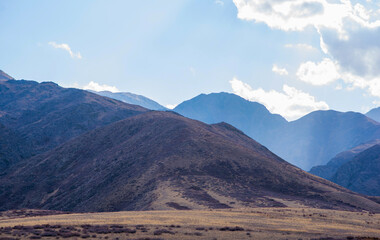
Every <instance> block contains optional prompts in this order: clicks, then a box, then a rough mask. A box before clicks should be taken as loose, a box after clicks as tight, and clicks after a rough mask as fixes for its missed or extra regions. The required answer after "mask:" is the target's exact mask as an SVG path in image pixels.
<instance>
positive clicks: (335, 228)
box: [0, 208, 380, 239]
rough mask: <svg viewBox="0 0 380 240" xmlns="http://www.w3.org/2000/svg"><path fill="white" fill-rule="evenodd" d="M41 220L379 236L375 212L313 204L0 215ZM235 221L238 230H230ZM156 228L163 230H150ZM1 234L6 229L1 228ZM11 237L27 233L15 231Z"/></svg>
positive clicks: (176, 234) (277, 235)
mask: <svg viewBox="0 0 380 240" xmlns="http://www.w3.org/2000/svg"><path fill="white" fill-rule="evenodd" d="M44 224H50V225H61V226H74V227H76V226H77V227H78V229H79V227H80V226H81V225H83V224H89V225H112V224H119V225H125V226H126V227H128V228H130V229H136V226H138V225H143V226H144V228H145V231H139V229H137V232H136V233H133V234H130V233H129V234H128V233H121V234H115V233H109V234H97V235H96V236H95V234H93V235H91V234H90V237H89V238H103V239H104V238H107V239H115V238H118V239H144V238H146V239H148V238H150V239H321V238H326V237H331V238H333V239H347V237H363V238H362V239H364V237H371V238H368V239H376V238H379V239H380V214H374V213H369V212H347V211H335V210H323V209H314V208H249V209H228V210H226V209H224V210H188V211H178V210H173V211H169V210H168V211H130V212H129V211H128V212H127V211H125V212H103V213H75V214H61V215H50V216H36V217H2V218H0V228H1V227H2V228H3V229H4V228H5V227H14V226H17V225H22V226H35V225H44ZM236 226H237V227H239V228H238V230H237V231H231V230H234V227H236ZM140 227H141V226H140ZM224 227H229V228H224ZM138 228H139V226H138ZM223 228H224V229H223ZM242 229H244V230H242ZM79 230H80V229H79ZM79 230H78V231H79ZM159 230H167V231H169V233H161V234H156V235H154V232H155V231H156V233H158V232H157V231H159ZM223 230H224V231H223ZM235 230H236V229H235ZM14 235H15V234H14ZM1 237H12V235H6V234H4V233H3V234H2V235H0V238H1ZM13 237H17V238H21V239H22V238H29V237H28V236H24V235H21V236H17V234H16V236H13ZM43 239H49V237H47V238H45V237H43ZM51 239H55V238H51ZM348 239H350V238H348Z"/></svg>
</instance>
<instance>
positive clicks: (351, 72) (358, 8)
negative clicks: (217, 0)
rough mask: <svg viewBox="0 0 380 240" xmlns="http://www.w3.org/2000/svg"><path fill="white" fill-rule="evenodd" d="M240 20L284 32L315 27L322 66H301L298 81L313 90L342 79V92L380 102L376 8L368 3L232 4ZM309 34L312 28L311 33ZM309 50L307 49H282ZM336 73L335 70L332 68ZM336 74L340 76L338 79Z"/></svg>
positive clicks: (252, 0)
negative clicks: (364, 94) (355, 92)
mask: <svg viewBox="0 0 380 240" xmlns="http://www.w3.org/2000/svg"><path fill="white" fill-rule="evenodd" d="M233 2H234V4H235V5H236V7H237V10H238V18H240V19H243V20H247V21H254V22H261V23H264V24H266V25H267V26H269V27H271V28H274V29H280V30H282V31H304V30H306V28H308V27H313V28H314V29H316V32H317V33H318V34H319V39H320V40H319V45H320V49H321V51H322V52H323V53H324V54H326V55H327V56H328V59H327V60H326V59H323V60H322V62H319V63H315V62H305V63H303V64H301V66H300V68H299V69H298V72H297V75H298V77H299V78H300V79H301V80H302V81H305V82H309V83H311V84H313V85H325V84H328V83H330V82H333V81H335V80H337V79H338V78H341V79H342V80H343V81H344V82H345V83H347V84H348V85H349V86H348V87H347V88H346V89H354V88H362V89H366V90H367V91H368V92H369V93H370V94H371V95H372V96H376V97H380V68H379V63H380V41H378V40H377V39H379V37H380V4H379V3H378V1H373V0H366V1H356V0H333V1H332V0H331V1H330V0H312V1H311V0H267V1H260V0H233ZM309 29H312V28H309ZM285 47H288V48H290V47H292V48H294V47H297V48H303V49H305V50H306V49H308V50H311V49H312V48H311V46H310V47H309V46H308V45H302V44H301V45H299V44H296V45H295V44H286V45H285ZM334 68H335V69H334ZM338 75H339V76H338Z"/></svg>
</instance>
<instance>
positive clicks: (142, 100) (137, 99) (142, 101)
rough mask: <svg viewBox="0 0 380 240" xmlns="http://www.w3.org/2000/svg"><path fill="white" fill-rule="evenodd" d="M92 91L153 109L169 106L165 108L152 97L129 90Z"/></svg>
mask: <svg viewBox="0 0 380 240" xmlns="http://www.w3.org/2000/svg"><path fill="white" fill-rule="evenodd" d="M91 92H93V93H96V94H99V95H101V96H105V97H109V98H113V99H116V100H119V101H122V102H125V103H129V104H134V105H139V106H142V107H144V108H147V109H151V110H158V111H165V110H167V108H165V107H164V106H161V105H160V104H159V103H157V102H155V101H153V100H152V99H150V98H147V97H144V96H142V95H137V94H134V93H129V92H116V93H113V92H109V91H101V92H96V91H91Z"/></svg>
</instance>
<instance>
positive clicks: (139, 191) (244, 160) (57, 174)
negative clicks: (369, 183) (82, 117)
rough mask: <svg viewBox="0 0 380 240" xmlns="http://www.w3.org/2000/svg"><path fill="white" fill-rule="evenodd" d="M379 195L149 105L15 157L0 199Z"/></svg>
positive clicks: (253, 201)
mask: <svg viewBox="0 0 380 240" xmlns="http://www.w3.org/2000/svg"><path fill="white" fill-rule="evenodd" d="M289 202H292V203H297V204H303V205H308V206H314V207H322V208H333V209H347V210H358V209H367V210H370V211H375V212H380V205H379V204H377V203H375V202H373V201H371V200H369V199H367V198H365V197H363V196H360V195H357V194H355V193H352V192H350V191H349V190H346V189H344V188H342V187H340V186H338V185H335V184H333V183H331V182H329V181H326V180H324V179H322V178H319V177H315V176H314V175H311V174H309V173H306V172H304V171H302V170H300V169H298V168H296V167H294V166H292V165H290V164H288V163H287V162H285V161H284V160H282V159H280V158H279V157H277V156H276V155H274V154H272V153H271V152H270V151H268V149H266V148H265V147H263V146H262V145H260V144H258V143H257V142H255V141H254V140H252V139H250V138H249V137H247V136H246V135H244V134H243V133H242V132H241V131H239V130H237V129H236V128H234V127H232V126H231V125H228V124H226V123H220V124H215V125H207V124H204V123H202V122H198V121H195V120H191V119H187V118H184V117H182V116H179V115H177V114H175V113H170V112H148V113H144V114H140V115H137V116H134V117H131V118H127V119H125V120H122V121H119V122H116V123H112V124H110V125H108V126H105V127H102V128H98V129H95V130H93V131H91V132H88V133H85V134H83V135H81V136H79V137H77V138H75V139H72V140H70V141H69V142H67V143H65V144H63V145H61V146H59V147H58V148H55V149H54V150H52V151H50V152H46V153H44V154H41V155H39V156H35V157H33V158H31V159H29V160H28V161H27V162H22V163H21V162H20V163H18V164H16V165H14V166H13V167H12V169H11V170H10V172H9V174H8V175H6V176H3V177H1V178H0V206H1V208H2V209H14V208H43V209H56V210H68V211H117V210H146V209H170V208H175V209H205V208H229V207H235V206H240V207H244V206H285V205H286V204H287V203H289Z"/></svg>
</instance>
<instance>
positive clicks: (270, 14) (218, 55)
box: [0, 0, 380, 120]
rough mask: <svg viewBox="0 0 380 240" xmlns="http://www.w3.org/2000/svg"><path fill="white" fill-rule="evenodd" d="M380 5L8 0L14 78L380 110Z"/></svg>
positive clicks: (0, 46)
mask: <svg viewBox="0 0 380 240" xmlns="http://www.w3.org/2000/svg"><path fill="white" fill-rule="evenodd" d="M379 9H380V6H379V3H378V2H377V1H375V0H372V1H371V0H364V1H354V0H351V1H349V0H266V1H263V0H233V1H232V0H217V1H215V0H193V1H190V0H163V1H155V0H151V1H150V0H146V1H129V0H120V1H115V0H107V1H106V0H103V1H89V0H81V1H70V0H65V1H40V0H34V1H26V0H25V1H21V0H20V1H13V0H0V32H1V35H0V52H1V55H0V69H1V70H3V71H5V72H7V73H8V74H10V75H11V76H13V77H15V78H16V79H30V80H36V81H54V82H57V83H58V84H60V85H62V86H75V87H79V88H92V89H99V90H100V89H110V90H114V91H116V90H117V91H126V92H133V93H137V94H142V95H144V96H147V97H149V98H152V99H154V100H156V101H158V102H159V103H161V104H162V105H176V104H179V103H181V102H182V101H184V100H187V99H190V98H192V97H194V96H196V95H198V94H200V93H211V92H221V91H225V92H233V93H236V94H238V95H240V96H242V97H244V98H246V99H248V100H251V101H258V102H261V103H263V104H264V105H265V106H267V108H268V109H269V110H270V111H272V112H275V113H280V114H282V115H284V116H285V117H286V118H287V119H289V120H293V119H296V118H298V117H300V116H302V115H304V114H307V113H308V112H310V111H314V110H318V109H335V110H339V111H350V110H352V111H359V112H366V111H368V110H369V109H371V108H373V107H376V106H378V105H380V67H379V66H380V11H379Z"/></svg>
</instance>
